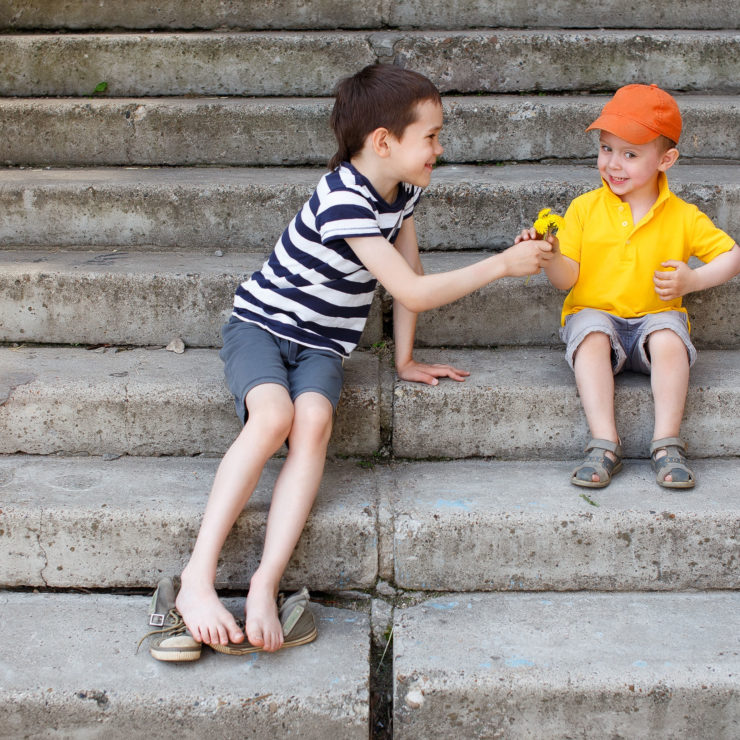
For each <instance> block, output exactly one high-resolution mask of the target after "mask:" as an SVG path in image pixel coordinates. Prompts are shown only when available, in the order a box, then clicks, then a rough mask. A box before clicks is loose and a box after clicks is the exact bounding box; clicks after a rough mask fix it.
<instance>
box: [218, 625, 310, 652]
mask: <svg viewBox="0 0 740 740" xmlns="http://www.w3.org/2000/svg"><path fill="white" fill-rule="evenodd" d="M318 634H319V631H318V629H316V628H314V630H313V631H312V632H309V633H308V634H307V635H305V636H303V637H301V638H299V639H297V640H286V641H285V642H284V643H283V645H282V647H281V648H280V650H283V649H284V648H289V647H298V646H299V645H307V644H308V643H309V642H313V641H314V640H315V639H316V638H317V637H318ZM209 647H210V648H211V649H213V650H215V651H216V652H217V653H222V654H223V655H249V654H251V653H264V652H267V651H266V650H265V649H264V648H262V647H259V646H257V645H209ZM275 652H279V650H276V651H275Z"/></svg>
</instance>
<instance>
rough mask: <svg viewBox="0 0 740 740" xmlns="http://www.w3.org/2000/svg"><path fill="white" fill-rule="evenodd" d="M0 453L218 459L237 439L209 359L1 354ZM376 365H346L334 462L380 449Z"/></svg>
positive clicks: (72, 352)
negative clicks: (212, 455) (337, 456)
mask: <svg viewBox="0 0 740 740" xmlns="http://www.w3.org/2000/svg"><path fill="white" fill-rule="evenodd" d="M0 367H2V368H3V373H2V375H0V453H15V452H27V453H31V454H50V453H53V452H65V453H88V454H91V455H102V454H105V453H112V454H130V455H145V456H146V455H196V454H199V453H219V454H220V453H223V452H224V451H225V450H226V449H227V448H228V446H229V445H230V444H231V442H232V441H233V439H234V438H235V437H236V435H237V434H238V432H239V421H238V419H237V416H236V413H235V411H234V405H233V400H232V398H231V395H230V393H229V391H228V390H227V388H226V385H225V383H224V380H223V369H222V364H221V362H220V360H219V359H218V356H217V352H216V351H215V350H203V349H193V350H187V351H186V352H185V353H184V354H182V355H176V354H174V353H172V352H167V351H165V350H163V349H160V350H143V349H135V350H130V351H116V350H115V349H109V350H101V351H100V352H95V351H89V350H84V349H76V348H19V349H9V348H6V349H0ZM379 385H380V381H379V370H378V359H377V358H376V357H375V356H373V355H371V354H366V353H363V352H355V353H354V354H353V356H352V358H351V359H350V360H349V361H348V362H347V363H346V365H345V384H344V390H343V392H342V398H341V400H340V402H339V409H338V414H337V419H336V423H335V426H334V431H333V434H332V440H331V442H330V445H329V450H330V453H331V454H345V455H367V454H372V453H373V452H375V451H376V450H377V449H378V448H379V447H380V445H381V438H380V416H381V410H380V390H379Z"/></svg>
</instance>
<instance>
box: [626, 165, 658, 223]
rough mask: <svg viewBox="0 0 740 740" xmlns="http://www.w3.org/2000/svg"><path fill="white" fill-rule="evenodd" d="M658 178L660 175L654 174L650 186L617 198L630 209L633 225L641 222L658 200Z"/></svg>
mask: <svg viewBox="0 0 740 740" xmlns="http://www.w3.org/2000/svg"><path fill="white" fill-rule="evenodd" d="M659 177H660V173H656V175H655V178H654V179H653V181H652V186H650V185H646V186H645V187H643V188H641V189H640V190H639V191H638V192H634V193H627V194H626V195H623V196H622V195H620V196H617V197H618V198H619V199H620V200H621V201H622V202H623V203H626V204H627V205H628V206H629V207H630V210H631V211H632V220H633V222H634V223H635V224H637V223H638V222H639V221H641V220H642V218H643V217H644V216H645V214H647V213H648V211H649V210H650V209H651V208H652V207H653V206H654V205H655V202H656V201H657V200H658V196H659V195H660V185H659V183H658V180H659Z"/></svg>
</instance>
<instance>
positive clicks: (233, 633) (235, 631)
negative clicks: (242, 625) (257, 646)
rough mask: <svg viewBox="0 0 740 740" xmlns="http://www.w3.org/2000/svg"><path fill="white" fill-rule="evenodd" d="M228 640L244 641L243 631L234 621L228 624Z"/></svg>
mask: <svg viewBox="0 0 740 740" xmlns="http://www.w3.org/2000/svg"><path fill="white" fill-rule="evenodd" d="M229 640H231V642H237V643H238V642H244V633H243V632H242V631H241V630H240V629H239V627H238V626H237V625H236V623H235V624H234V625H233V626H232V625H229Z"/></svg>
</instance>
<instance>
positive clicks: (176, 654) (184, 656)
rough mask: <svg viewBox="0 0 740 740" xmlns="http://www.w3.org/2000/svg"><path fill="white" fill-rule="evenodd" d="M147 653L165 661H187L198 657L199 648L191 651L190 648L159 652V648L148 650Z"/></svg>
mask: <svg viewBox="0 0 740 740" xmlns="http://www.w3.org/2000/svg"><path fill="white" fill-rule="evenodd" d="M149 653H150V654H151V656H152V658H156V659H157V660H159V661H163V662H165V663H188V662H191V661H193V660H198V659H199V658H200V650H198V651H197V652H193V651H192V650H187V651H185V650H168V651H161V652H160V651H159V650H150V651H149Z"/></svg>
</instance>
